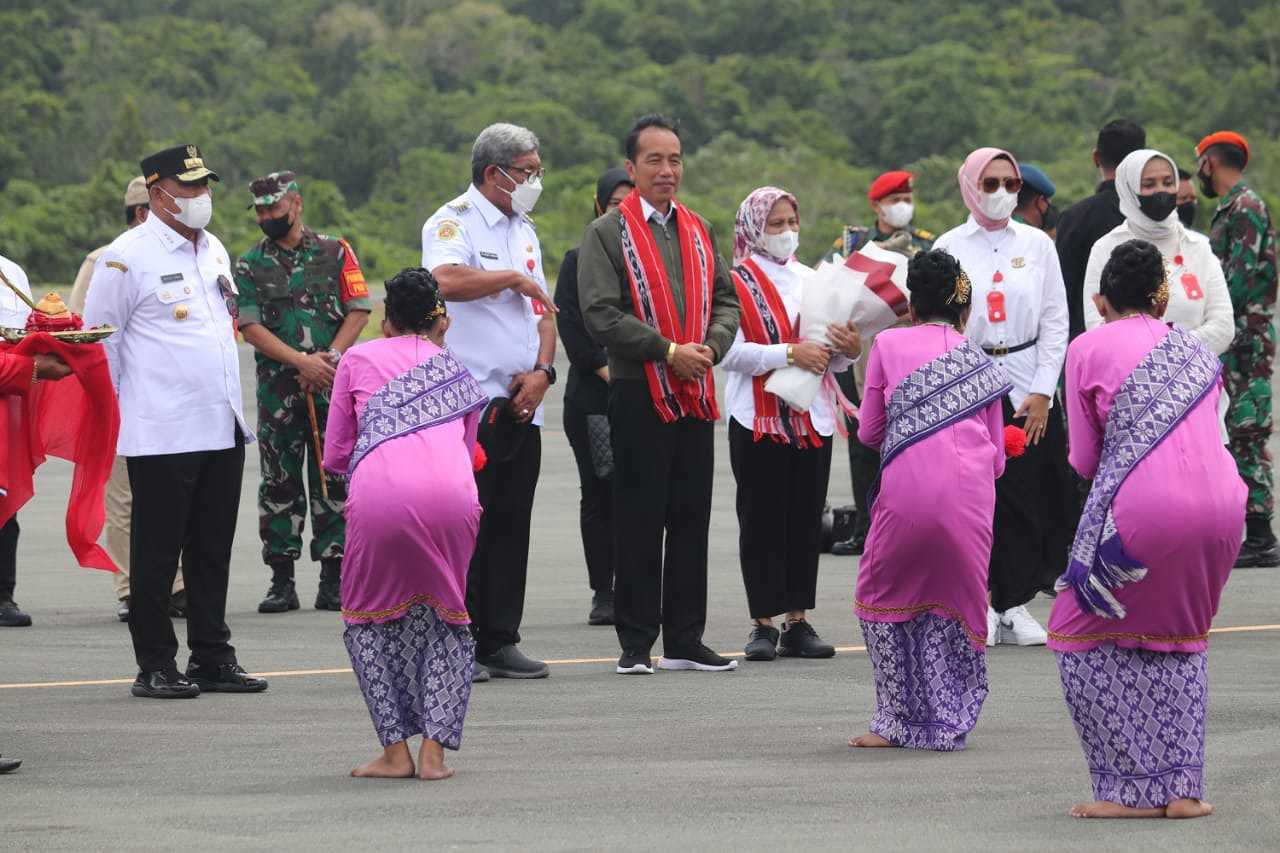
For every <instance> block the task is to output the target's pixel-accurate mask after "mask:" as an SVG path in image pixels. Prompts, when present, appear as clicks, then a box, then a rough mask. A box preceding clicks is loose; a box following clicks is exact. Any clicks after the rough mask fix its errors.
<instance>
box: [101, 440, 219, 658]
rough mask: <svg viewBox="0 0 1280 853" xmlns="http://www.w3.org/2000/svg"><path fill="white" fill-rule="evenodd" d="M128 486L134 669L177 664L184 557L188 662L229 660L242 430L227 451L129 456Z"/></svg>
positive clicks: (130, 616) (131, 632) (130, 603)
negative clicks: (176, 617)
mask: <svg viewBox="0 0 1280 853" xmlns="http://www.w3.org/2000/svg"><path fill="white" fill-rule="evenodd" d="M126 461H127V463H128V466H129V487H130V489H131V490H132V491H133V516H132V518H131V520H130V527H129V599H130V602H129V633H130V634H131V635H132V636H133V652H134V655H135V656H136V657H137V660H138V668H139V669H141V670H143V671H144V672H150V671H152V670H157V669H167V668H169V667H172V666H174V665H175V659H176V658H177V654H178V638H177V636H176V635H175V634H174V632H173V621H172V620H171V619H170V618H169V596H170V591H171V590H172V589H173V578H174V575H175V574H176V573H177V571H178V560H179V559H181V560H182V577H183V581H184V583H185V585H186V590H187V646H188V648H190V650H191V663H193V664H198V665H205V666H216V665H219V664H224V663H234V662H235V660H236V652H235V649H234V648H232V646H231V643H230V640H231V630H230V629H229V628H228V627H227V618H226V616H227V581H228V579H229V577H230V574H231V545H232V542H233V541H234V540H235V535H236V513H237V511H238V510H239V509H240V484H241V480H242V478H243V476H244V436H243V435H242V434H241V433H240V430H239V428H238V427H237V429H236V443H235V446H234V447H231V448H229V449H227V450H202V451H196V452H193V453H167V454H162V455H157V456H131V457H129V458H128V460H126Z"/></svg>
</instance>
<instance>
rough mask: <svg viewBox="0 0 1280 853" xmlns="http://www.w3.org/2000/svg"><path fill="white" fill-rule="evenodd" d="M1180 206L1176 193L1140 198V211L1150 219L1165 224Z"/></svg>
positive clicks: (1153, 194) (1154, 194)
mask: <svg viewBox="0 0 1280 853" xmlns="http://www.w3.org/2000/svg"><path fill="white" fill-rule="evenodd" d="M1177 206H1178V196H1177V195H1175V194H1174V193H1152V194H1151V195H1140V196H1138V209H1139V210H1141V211H1142V212H1143V213H1145V214H1146V215H1147V217H1148V218H1150V219H1152V220H1154V221H1156V222H1163V221H1164V220H1165V219H1167V218H1168V217H1169V214H1170V213H1173V211H1174V209H1175V208H1177Z"/></svg>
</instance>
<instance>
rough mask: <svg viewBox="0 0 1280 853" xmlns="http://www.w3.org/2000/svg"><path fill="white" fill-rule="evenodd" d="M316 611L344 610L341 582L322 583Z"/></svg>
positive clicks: (318, 593) (318, 590) (317, 592)
mask: <svg viewBox="0 0 1280 853" xmlns="http://www.w3.org/2000/svg"><path fill="white" fill-rule="evenodd" d="M295 595H296V593H295ZM316 610H342V592H341V582H340V581H325V580H322V581H320V588H319V589H317V590H316Z"/></svg>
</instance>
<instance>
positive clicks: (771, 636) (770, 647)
mask: <svg viewBox="0 0 1280 853" xmlns="http://www.w3.org/2000/svg"><path fill="white" fill-rule="evenodd" d="M742 651H743V652H745V653H746V657H747V660H773V659H774V658H776V657H777V656H778V629H777V628H775V627H773V626H772V625H761V624H760V623H759V622H757V623H756V624H755V627H754V628H752V629H751V636H750V637H749V638H748V639H747V645H746V647H745V648H744V649H743V650H742Z"/></svg>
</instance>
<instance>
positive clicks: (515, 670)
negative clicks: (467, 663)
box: [476, 646, 551, 678]
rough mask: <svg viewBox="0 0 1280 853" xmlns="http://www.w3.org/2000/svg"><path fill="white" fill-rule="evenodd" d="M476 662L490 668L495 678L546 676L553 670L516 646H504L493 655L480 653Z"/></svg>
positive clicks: (490, 673) (490, 672) (491, 674)
mask: <svg viewBox="0 0 1280 853" xmlns="http://www.w3.org/2000/svg"><path fill="white" fill-rule="evenodd" d="M476 662H477V663H479V664H480V665H481V666H483V667H484V668H485V669H487V670H489V675H490V676H492V677H493V678H546V677H547V676H548V675H550V674H551V670H550V669H548V668H547V665H546V664H545V663H543V662H542V661H540V660H534V659H533V658H531V657H528V656H527V655H525V653H524V652H522V651H520V650H519V649H518V648H516V647H515V646H503V647H502V648H500V649H498V650H497V651H496V652H494V653H493V654H491V655H480V656H477V657H476Z"/></svg>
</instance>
